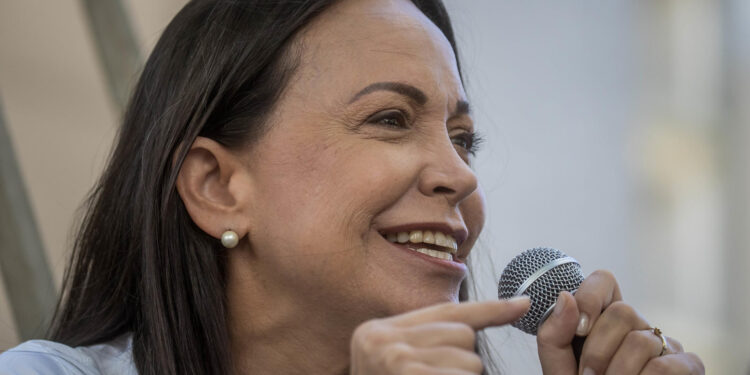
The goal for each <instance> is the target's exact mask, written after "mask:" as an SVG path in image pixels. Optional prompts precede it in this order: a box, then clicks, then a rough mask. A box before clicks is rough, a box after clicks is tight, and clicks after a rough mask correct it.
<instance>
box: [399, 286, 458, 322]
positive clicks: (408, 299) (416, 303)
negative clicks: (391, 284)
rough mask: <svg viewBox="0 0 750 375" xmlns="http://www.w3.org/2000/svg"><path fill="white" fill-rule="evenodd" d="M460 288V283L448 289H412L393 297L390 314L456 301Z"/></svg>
mask: <svg viewBox="0 0 750 375" xmlns="http://www.w3.org/2000/svg"><path fill="white" fill-rule="evenodd" d="M458 290H459V286H458V285H456V286H455V287H453V288H446V289H436V288H435V289H421V290H420V289H412V290H409V291H408V292H407V293H403V294H402V293H399V295H398V296H393V297H396V298H393V299H391V304H390V305H391V306H390V308H389V309H388V310H389V312H390V315H397V314H402V313H405V312H408V311H412V310H417V309H421V308H424V307H428V306H432V305H437V304H441V303H447V302H453V303H456V302H458ZM393 302H395V303H393Z"/></svg>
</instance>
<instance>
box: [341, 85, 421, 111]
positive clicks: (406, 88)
mask: <svg viewBox="0 0 750 375" xmlns="http://www.w3.org/2000/svg"><path fill="white" fill-rule="evenodd" d="M375 91H393V92H395V93H397V94H401V95H403V96H407V97H409V98H410V99H412V100H414V101H415V102H417V104H419V105H424V104H425V103H427V95H425V93H424V92H423V91H422V90H420V89H418V88H416V87H414V86H412V85H409V84H406V83H401V82H376V83H373V84H371V85H369V86H367V87H365V88H363V89H362V90H360V91H359V92H358V93H356V94H354V96H353V97H352V98H351V99H349V104H351V103H354V102H355V101H357V99H359V98H361V97H363V96H365V95H367V94H370V93H373V92H375Z"/></svg>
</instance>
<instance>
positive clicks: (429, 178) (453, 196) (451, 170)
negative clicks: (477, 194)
mask: <svg viewBox="0 0 750 375" xmlns="http://www.w3.org/2000/svg"><path fill="white" fill-rule="evenodd" d="M446 138H447V137H446ZM419 190H420V191H421V192H422V194H424V195H427V196H442V197H445V199H446V200H448V202H449V203H450V204H451V205H452V206H456V205H458V204H459V203H461V201H463V200H464V199H465V198H466V197H468V196H469V195H470V194H471V193H473V192H474V191H476V190H477V176H476V174H475V173H474V171H473V170H471V168H470V167H469V165H468V164H467V163H466V162H465V161H464V159H463V158H461V156H460V155H459V154H458V152H457V151H456V149H455V148H454V146H453V143H452V142H451V141H450V139H447V142H446V141H441V142H440V145H439V147H434V148H431V150H430V152H429V159H428V161H427V165H426V166H425V167H424V169H423V170H422V172H421V176H420V179H419Z"/></svg>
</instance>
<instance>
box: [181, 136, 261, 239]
mask: <svg viewBox="0 0 750 375" xmlns="http://www.w3.org/2000/svg"><path fill="white" fill-rule="evenodd" d="M247 174H248V171H247V170H246V169H245V168H243V164H242V162H241V161H240V160H239V158H238V157H237V156H236V155H234V154H233V153H232V152H231V151H230V150H228V149H226V148H225V147H224V146H222V145H221V144H219V143H218V142H216V141H214V140H212V139H208V138H204V137H198V138H196V140H195V142H193V144H192V145H191V146H190V150H189V151H188V153H187V155H186V156H185V159H184V161H183V163H182V166H181V167H180V172H179V174H178V177H177V192H178V193H179V195H180V198H181V199H182V201H183V203H184V204H185V208H186V209H187V211H188V214H189V215H190V218H191V219H192V220H193V222H194V223H195V224H196V225H197V226H198V227H199V228H201V229H202V230H203V231H204V232H206V233H208V234H209V235H210V236H212V237H214V238H217V239H218V238H221V236H222V233H224V232H225V231H226V230H227V229H231V230H233V231H235V232H236V233H237V234H238V235H239V238H242V237H243V236H244V234H245V233H247V230H248V228H246V227H245V225H246V223H248V222H249V220H247V218H245V217H244V214H245V212H246V210H245V209H244V208H245V207H247V205H248V203H249V202H248V200H249V192H248V188H249V186H248V184H246V183H240V182H242V181H244V180H246V179H247V178H248V177H249V176H247ZM237 186H244V188H242V189H239V188H236V187H237Z"/></svg>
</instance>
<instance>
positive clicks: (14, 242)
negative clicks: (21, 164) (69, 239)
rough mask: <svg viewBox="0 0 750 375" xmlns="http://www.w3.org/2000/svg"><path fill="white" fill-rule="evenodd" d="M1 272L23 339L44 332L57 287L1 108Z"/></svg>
mask: <svg viewBox="0 0 750 375" xmlns="http://www.w3.org/2000/svg"><path fill="white" fill-rule="evenodd" d="M0 273H2V277H3V281H4V283H5V287H6V289H7V296H8V299H9V300H10V308H11V311H12V313H13V318H14V320H15V322H16V329H17V331H18V336H19V338H20V339H21V340H28V339H31V338H36V337H39V336H40V335H42V334H43V333H44V330H45V328H46V325H47V323H48V322H49V318H50V317H51V315H52V311H53V308H54V304H55V301H56V294H57V292H56V291H55V285H54V283H53V281H52V276H51V274H50V268H49V266H48V265H47V258H46V254H45V252H44V247H43V245H42V240H41V239H40V236H39V231H38V230H37V226H36V221H35V220H34V215H33V212H32V210H31V204H30V203H29V198H28V197H27V195H26V189H25V187H24V184H23V180H22V179H21V173H20V171H19V168H18V163H17V161H16V158H15V155H14V153H13V142H11V139H10V134H9V132H8V130H7V128H6V125H5V117H4V113H3V108H2V105H0Z"/></svg>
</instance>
